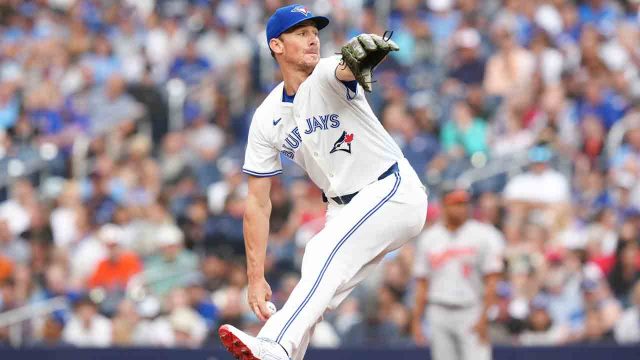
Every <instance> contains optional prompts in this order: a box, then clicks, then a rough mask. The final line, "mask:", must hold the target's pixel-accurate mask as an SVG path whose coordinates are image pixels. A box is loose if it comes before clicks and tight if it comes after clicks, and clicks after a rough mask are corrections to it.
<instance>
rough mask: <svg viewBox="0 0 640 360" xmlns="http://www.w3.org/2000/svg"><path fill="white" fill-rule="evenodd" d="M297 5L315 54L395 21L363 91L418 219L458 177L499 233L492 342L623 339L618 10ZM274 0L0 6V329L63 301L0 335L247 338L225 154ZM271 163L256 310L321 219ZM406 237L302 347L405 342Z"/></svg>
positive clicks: (606, 5)
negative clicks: (420, 187) (417, 194)
mask: <svg viewBox="0 0 640 360" xmlns="http://www.w3.org/2000/svg"><path fill="white" fill-rule="evenodd" d="M300 2H302V3H303V4H305V5H307V6H308V7H309V8H310V9H311V10H312V11H313V12H314V13H315V14H320V15H326V16H328V17H330V19H331V21H332V22H331V24H330V25H329V27H327V28H326V29H325V30H323V31H322V32H321V34H320V35H321V41H322V54H323V55H324V56H329V55H331V54H334V53H336V52H338V51H339V49H340V46H341V45H342V44H344V43H345V42H346V41H347V40H348V39H349V38H351V37H352V36H354V35H356V34H358V33H361V32H366V33H377V34H382V33H383V32H384V31H385V30H393V31H394V33H393V39H394V41H396V42H397V43H398V44H399V46H400V48H401V50H400V51H399V52H395V53H392V54H391V55H390V56H389V58H388V59H387V60H386V61H385V62H383V63H382V64H381V65H380V66H379V67H378V68H377V69H376V73H375V78H376V80H377V82H376V84H375V85H374V92H373V93H372V94H368V95H367V96H368V99H369V101H370V103H371V105H372V107H373V109H374V111H375V112H376V114H378V116H379V118H380V120H381V121H382V123H383V124H384V126H385V127H386V128H387V129H388V131H389V132H390V133H391V134H392V136H393V137H394V139H395V140H396V141H397V142H398V144H399V145H400V146H401V148H402V150H403V152H404V153H405V156H406V157H407V158H408V159H409V161H410V162H411V163H412V165H413V166H414V167H415V169H416V170H417V172H418V173H419V175H420V176H421V178H422V180H423V181H424V182H425V183H426V184H427V186H428V189H429V194H430V209H429V215H428V221H427V222H428V225H429V224H432V223H433V222H435V221H438V218H439V212H440V205H439V201H440V200H439V196H440V191H441V188H442V186H443V184H447V183H452V182H456V181H459V180H460V179H465V181H466V184H465V185H467V186H469V187H470V189H471V191H472V192H473V194H474V196H473V200H474V201H473V204H472V205H473V217H474V218H477V219H479V220H481V221H483V222H486V223H490V224H493V225H495V227H496V228H498V229H499V230H500V231H501V232H502V233H503V235H504V239H505V247H504V249H505V250H504V251H505V259H504V261H505V264H506V267H505V270H504V273H503V274H502V275H503V276H502V281H501V283H500V286H499V287H498V295H499V301H498V304H497V305H496V306H495V307H494V308H493V309H492V310H491V318H492V326H491V330H492V338H493V341H494V342H496V343H502V344H523V345H560V344H568V343H576V342H578V343H603V342H611V343H613V342H618V343H631V342H636V343H637V342H640V285H639V284H640V283H638V280H639V279H640V185H639V184H640V181H638V180H639V178H640V73H639V70H640V46H638V44H640V1H638V0H581V1H580V0H576V1H571V0H426V1H425V0H396V1H391V0H379V1H368V0H342V1H341V0H330V1H317V2H309V1H307V2H305V1H300ZM282 5H285V2H284V1H280V0H267V1H256V0H123V1H109V0H2V1H0V39H1V40H2V41H0V174H1V175H0V185H2V187H3V188H2V191H1V193H0V318H1V316H2V312H5V311H9V310H12V309H17V308H20V307H22V306H24V305H28V304H35V303H38V302H42V301H45V300H49V299H55V298H58V297H63V298H64V299H66V300H67V301H68V304H69V306H67V307H64V308H56V309H55V311H52V312H51V313H49V314H47V315H46V316H44V317H37V318H36V319H34V320H33V321H25V322H24V323H21V325H20V326H19V327H18V328H17V329H18V330H17V331H16V330H15V327H14V330H12V331H10V329H9V328H0V344H8V343H9V341H10V339H13V340H12V341H13V343H14V344H15V339H16V338H19V339H21V345H23V346H163V347H172V346H180V347H201V346H218V345H217V337H216V336H215V335H214V334H215V331H216V329H217V326H218V325H219V324H221V323H222V322H225V323H232V324H235V325H237V326H239V327H241V328H243V329H246V330H248V331H250V332H253V333H255V332H256V331H257V330H259V328H260V325H261V324H260V322H259V321H258V319H257V318H256V317H255V316H254V315H253V314H252V313H251V311H250V310H249V309H248V308H247V305H246V295H245V287H246V284H247V279H246V274H245V266H244V244H243V235H242V216H243V210H244V201H245V198H244V197H245V195H246V191H247V190H246V179H245V176H244V175H243V174H242V173H241V165H242V162H243V155H244V145H245V141H246V135H247V131H248V125H249V122H250V119H251V116H252V115H253V111H254V110H255V108H256V106H257V105H258V104H259V103H260V101H261V99H263V98H264V96H266V94H268V92H269V91H270V89H272V88H273V86H274V85H275V84H277V83H278V82H279V81H281V79H279V78H278V75H277V71H276V70H277V69H276V68H275V66H276V65H275V62H274V61H273V59H272V58H271V56H270V55H269V52H268V50H267V48H266V41H265V35H264V24H265V22H266V19H267V18H268V17H269V16H270V15H271V14H272V13H273V11H274V10H275V9H276V8H278V7H280V6H282ZM283 166H285V171H284V175H282V176H279V177H277V178H276V179H275V182H274V185H273V187H272V194H271V198H272V204H273V210H272V217H271V220H270V231H271V233H270V244H269V248H268V254H267V263H266V267H267V269H266V276H267V280H268V281H269V283H270V285H271V287H272V289H273V301H274V303H275V304H276V306H277V307H278V308H279V307H281V306H282V304H283V303H284V301H285V300H286V299H287V297H288V295H289V294H290V292H291V291H292V289H293V287H294V286H295V284H296V283H297V280H298V277H299V267H300V263H301V259H302V254H303V249H304V245H305V243H306V242H307V241H308V240H309V239H310V238H311V237H312V236H313V235H314V234H315V233H316V232H318V231H319V229H321V228H322V226H323V224H324V212H325V204H324V203H323V202H322V198H321V192H320V191H319V190H318V189H317V188H315V187H314V186H313V185H312V184H311V183H309V182H308V180H307V179H306V178H305V177H304V174H302V173H301V171H300V170H299V169H297V168H295V167H294V165H293V164H292V163H290V162H286V161H285V162H284V164H283ZM428 225H427V226H428ZM413 246H414V244H409V245H407V246H405V247H404V248H403V249H401V250H399V251H397V252H395V253H393V254H392V255H391V256H389V257H388V258H387V259H385V261H384V262H383V265H382V266H381V267H380V268H379V271H378V272H377V273H376V274H375V275H374V276H373V277H371V278H369V279H367V280H366V281H365V282H364V283H363V284H362V286H361V287H359V288H358V289H357V290H356V291H355V292H354V294H353V295H352V296H351V297H349V298H348V299H347V300H346V301H345V302H344V303H343V304H342V305H341V306H340V307H339V308H338V309H337V310H336V311H334V312H331V313H328V314H327V315H326V317H325V318H324V320H323V321H322V322H321V323H320V324H319V325H318V327H317V329H316V332H315V335H314V339H313V341H312V345H314V346H323V347H338V346H357V345H378V346H411V345H412V340H411V334H410V324H411V311H410V309H411V306H412V304H411V301H412V299H413V295H412V291H413V290H412V289H413V279H412V278H411V271H410V269H411V266H412V262H413ZM427 322H428V319H427ZM16 333H17V334H16Z"/></svg>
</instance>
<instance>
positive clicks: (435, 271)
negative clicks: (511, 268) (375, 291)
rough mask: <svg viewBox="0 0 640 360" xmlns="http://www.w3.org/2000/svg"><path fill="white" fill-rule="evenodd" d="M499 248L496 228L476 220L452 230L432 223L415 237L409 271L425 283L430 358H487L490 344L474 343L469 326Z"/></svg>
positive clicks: (498, 260) (498, 267)
mask: <svg viewBox="0 0 640 360" xmlns="http://www.w3.org/2000/svg"><path fill="white" fill-rule="evenodd" d="M503 247H504V240H503V238H502V235H501V234H500V232H499V231H498V230H497V229H495V228H494V227H493V226H490V225H487V224H483V223H481V222H478V221H476V220H468V221H467V222H465V223H464V224H463V225H462V226H461V227H460V228H459V229H458V230H457V231H456V232H451V231H449V230H448V229H447V228H446V227H445V225H444V224H442V223H437V224H435V225H433V226H432V227H430V228H429V229H427V230H426V231H425V232H424V233H423V234H422V235H420V237H419V238H418V246H417V251H416V258H415V263H414V269H413V272H414V276H415V277H417V278H426V279H428V281H429V288H428V289H429V290H428V291H429V294H428V298H427V302H428V304H429V305H428V307H427V319H428V322H429V325H430V328H431V347H432V357H433V358H434V360H448V359H454V360H455V359H460V360H467V359H474V360H475V359H479V360H483V359H490V358H491V349H490V347H489V346H488V345H484V344H481V343H480V341H479V339H478V338H477V336H476V334H475V333H474V332H473V331H472V328H473V326H474V325H475V324H476V322H477V320H478V317H479V316H480V314H481V311H482V307H483V299H484V276H485V275H487V274H491V273H496V272H500V271H502V266H503V264H502V252H503ZM458 355H460V356H461V357H458Z"/></svg>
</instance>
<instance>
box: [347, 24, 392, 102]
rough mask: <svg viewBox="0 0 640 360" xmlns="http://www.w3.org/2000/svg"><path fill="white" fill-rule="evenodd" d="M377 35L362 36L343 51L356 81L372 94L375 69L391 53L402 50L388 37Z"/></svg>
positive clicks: (354, 39)
mask: <svg viewBox="0 0 640 360" xmlns="http://www.w3.org/2000/svg"><path fill="white" fill-rule="evenodd" d="M386 34H387V33H386V32H385V35H383V36H380V35H376V34H361V35H358V36H356V37H354V38H353V39H351V40H349V42H348V43H347V44H346V45H344V46H343V47H342V49H341V53H342V61H343V62H344V64H345V65H346V66H348V67H349V69H350V70H351V72H352V73H353V75H354V76H355V77H356V80H357V81H358V83H359V84H360V85H362V87H363V88H364V90H365V91H366V92H371V89H372V87H371V84H372V77H373V69H374V68H375V67H376V66H377V65H378V64H379V63H380V62H381V61H382V59H384V57H385V56H387V54H388V53H389V51H398V50H400V48H399V47H398V45H397V44H396V43H395V42H393V41H392V40H391V35H389V37H386Z"/></svg>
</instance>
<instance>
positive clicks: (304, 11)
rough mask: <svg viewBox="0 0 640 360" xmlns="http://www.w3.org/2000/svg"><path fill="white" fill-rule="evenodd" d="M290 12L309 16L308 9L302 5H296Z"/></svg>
mask: <svg viewBox="0 0 640 360" xmlns="http://www.w3.org/2000/svg"><path fill="white" fill-rule="evenodd" d="M291 12H299V13H300V14H302V15H304V16H309V14H310V13H309V10H307V8H306V7H304V6H296V7H294V8H293V9H292V10H291Z"/></svg>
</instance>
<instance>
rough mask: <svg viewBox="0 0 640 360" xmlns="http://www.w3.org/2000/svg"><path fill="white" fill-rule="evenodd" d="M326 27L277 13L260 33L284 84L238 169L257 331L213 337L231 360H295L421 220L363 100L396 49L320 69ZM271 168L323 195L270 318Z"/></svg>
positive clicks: (370, 49) (419, 204)
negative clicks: (375, 72)
mask: <svg viewBox="0 0 640 360" xmlns="http://www.w3.org/2000/svg"><path fill="white" fill-rule="evenodd" d="M328 23H329V20H328V19H327V18H325V17H321V16H313V15H312V14H311V12H309V11H308V10H307V9H306V8H304V7H303V6H301V5H291V6H286V7H283V8H280V9H278V10H277V11H276V12H275V13H274V14H273V15H272V16H271V18H270V19H269V21H268V23H267V30H266V34H267V42H268V44H269V48H270V50H271V52H272V54H273V56H274V58H275V59H276V61H277V62H278V64H279V68H280V71H281V73H282V78H283V79H284V81H283V82H282V83H280V84H279V85H277V86H276V87H275V88H274V89H273V90H272V91H271V93H270V94H269V95H268V96H267V97H266V98H265V100H264V101H263V103H262V104H261V105H260V106H259V107H258V109H257V110H256V112H255V114H254V116H253V119H252V123H251V127H250V130H249V138H248V143H247V149H246V153H245V163H244V165H243V171H244V172H245V173H247V174H248V175H249V180H248V185H249V194H248V197H247V205H246V210H245V214H244V236H245V246H246V250H247V275H248V280H249V284H248V301H249V305H250V307H251V309H252V310H253V311H254V313H255V314H256V315H257V316H258V318H260V319H261V320H263V321H264V320H266V323H265V325H264V327H263V328H262V329H261V331H260V333H259V334H258V336H257V337H253V336H250V335H248V334H246V333H244V332H242V331H240V330H239V329H236V328H235V327H233V326H231V325H222V326H221V327H220V329H219V334H220V338H221V341H222V343H223V345H224V346H225V347H226V348H227V350H228V351H229V352H231V353H232V354H233V355H234V356H235V357H236V358H239V359H248V360H252V359H269V360H284V359H289V358H292V359H296V360H297V359H302V358H303V357H304V354H305V351H306V349H307V345H308V343H309V339H310V337H311V334H312V332H313V329H314V326H315V324H316V323H317V322H318V321H319V320H320V319H321V317H322V315H323V314H324V312H325V311H326V310H327V309H333V308H335V307H337V306H338V305H339V304H340V303H341V302H342V301H343V300H344V299H345V298H346V297H347V296H348V295H349V293H350V292H351V291H352V290H353V288H354V287H355V286H356V285H357V284H358V283H359V282H361V281H362V280H363V279H364V278H365V277H366V276H367V275H368V274H369V273H371V271H372V270H374V268H375V267H376V266H377V265H378V264H379V263H380V261H381V260H382V259H383V257H384V255H385V254H387V253H388V252H390V251H393V250H395V249H397V248H399V247H400V246H402V245H404V244H405V243H406V242H407V241H409V240H411V239H412V238H414V237H415V236H417V235H418V234H419V233H420V231H421V230H422V228H423V226H424V222H425V220H426V212H427V195H426V192H425V188H424V186H423V185H422V183H421V182H420V180H419V178H418V176H417V174H416V173H415V171H414V170H413V169H412V168H411V165H409V163H408V161H407V160H406V159H405V158H404V156H403V155H402V151H401V150H400V148H399V147H398V145H397V144H396V143H395V142H394V141H393V139H392V138H391V136H390V135H389V133H387V131H386V130H385V129H384V128H383V126H382V125H381V124H380V121H379V120H378V118H377V117H376V115H375V114H374V113H373V111H372V110H371V107H370V106H369V103H368V102H367V100H366V98H365V97H364V93H363V92H364V90H366V91H370V90H371V81H370V80H371V77H370V76H371V69H373V67H375V65H377V64H378V63H379V62H380V61H381V60H382V59H383V58H384V57H385V56H386V54H387V53H388V52H389V51H393V50H398V47H397V45H395V43H393V42H392V41H390V40H389V39H384V38H383V37H381V36H379V35H373V34H362V35H359V36H357V37H356V38H354V39H352V40H351V41H349V43H347V44H346V45H345V46H344V47H343V49H342V50H343V54H342V56H331V57H328V58H322V59H321V58H320V50H319V49H320V41H319V37H318V32H319V30H321V29H322V28H324V27H325V26H326V25H327V24H328ZM354 69H355V70H354ZM281 156H282V157H286V158H288V159H290V160H293V161H294V162H295V163H297V164H298V165H299V166H301V167H302V168H303V169H305V170H306V172H307V174H308V175H309V178H310V179H311V180H312V181H313V182H314V183H315V184H316V185H317V186H318V187H319V188H320V189H322V191H323V197H324V200H325V201H326V202H327V216H326V217H327V221H326V224H325V227H324V228H323V229H322V230H321V231H320V232H319V233H318V234H316V235H315V236H314V237H313V238H312V239H311V240H310V241H309V242H308V243H307V245H306V248H305V255H304V258H303V261H302V269H301V278H300V281H299V283H298V285H297V286H296V287H295V289H294V290H293V292H292V293H291V295H290V296H289V299H288V300H287V302H286V303H285V305H284V306H283V307H282V309H280V310H279V311H277V312H276V313H275V314H273V315H272V314H271V312H270V311H269V310H268V309H267V306H266V302H267V301H269V299H270V298H271V289H270V287H269V284H268V283H267V282H266V280H265V277H264V262H265V253H266V248H267V241H268V235H269V225H268V224H269V217H270V212H271V202H270V198H269V193H270V189H271V177H272V176H275V175H278V174H280V173H281V172H282V164H281ZM267 319H268V320H267Z"/></svg>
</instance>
